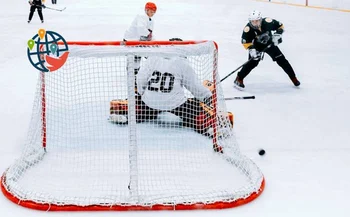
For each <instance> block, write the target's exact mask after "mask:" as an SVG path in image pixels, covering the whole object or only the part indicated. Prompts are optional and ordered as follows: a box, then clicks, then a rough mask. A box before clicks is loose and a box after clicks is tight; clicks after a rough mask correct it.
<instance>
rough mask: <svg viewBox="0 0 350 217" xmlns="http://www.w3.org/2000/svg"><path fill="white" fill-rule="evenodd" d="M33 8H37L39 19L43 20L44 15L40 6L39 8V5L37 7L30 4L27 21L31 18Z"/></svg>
mask: <svg viewBox="0 0 350 217" xmlns="http://www.w3.org/2000/svg"><path fill="white" fill-rule="evenodd" d="M35 9H37V10H38V14H39V17H40V20H41V21H43V20H44V17H43V13H42V8H41V7H40V6H38V7H37V6H35V5H32V6H30V13H29V18H28V20H29V21H31V20H32V18H33V14H34V11H35Z"/></svg>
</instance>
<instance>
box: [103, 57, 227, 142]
mask: <svg viewBox="0 0 350 217" xmlns="http://www.w3.org/2000/svg"><path fill="white" fill-rule="evenodd" d="M136 80H137V87H138V95H137V96H135V97H136V121H137V122H143V121H146V120H152V119H156V118H157V115H158V114H159V113H160V112H170V113H173V114H175V115H176V116H178V117H180V118H181V119H182V123H183V126H185V127H190V128H193V129H194V130H195V131H196V132H198V133H200V134H204V135H207V136H213V135H214V130H213V128H212V125H213V121H214V118H215V117H216V116H215V115H213V109H212V108H211V101H212V92H211V91H210V90H209V89H208V88H206V87H204V86H203V85H202V84H201V82H200V81H199V80H198V78H197V76H196V74H195V72H194V70H193V69H192V67H191V66H190V65H189V64H188V62H187V60H186V58H183V57H171V58H164V57H149V58H148V59H147V62H146V63H145V65H144V66H143V67H141V68H140V71H139V73H138V75H137V79H136ZM184 88H186V89H187V90H188V91H190V92H191V93H192V95H193V96H194V98H187V96H186V92H185V89H184ZM127 110H128V103H127V101H126V100H114V101H112V102H111V110H110V120H111V122H114V123H119V124H126V123H127V121H128V119H127V117H128V116H127ZM228 116H229V117H228V118H229V119H230V121H231V124H230V126H231V127H232V122H233V116H232V114H231V113H229V115H228ZM223 120H224V121H222V123H223V125H224V122H225V120H227V119H226V117H224V118H223ZM226 122H228V121H226ZM225 126H227V124H226V125H225Z"/></svg>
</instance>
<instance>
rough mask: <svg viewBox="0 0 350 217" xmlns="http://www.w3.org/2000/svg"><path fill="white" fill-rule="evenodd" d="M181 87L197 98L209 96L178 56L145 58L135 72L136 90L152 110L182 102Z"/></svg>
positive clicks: (208, 92)
mask: <svg viewBox="0 0 350 217" xmlns="http://www.w3.org/2000/svg"><path fill="white" fill-rule="evenodd" d="M184 87H186V88H187V89H188V90H189V91H190V92H191V93H192V94H193V95H194V96H195V97H196V98H198V99H199V100H203V99H204V98H206V97H210V96H211V92H210V91H209V90H208V89H207V88H205V87H204V86H203V85H202V84H201V83H200V82H199V81H198V79H197V77H196V75H195V72H194V71H193V69H192V68H191V67H190V66H189V65H188V63H187V62H186V61H185V60H183V59H181V58H163V57H149V58H148V60H147V62H146V63H145V65H144V66H143V67H141V68H140V71H139V72H138V74H137V89H138V92H139V93H140V95H141V97H142V101H143V102H144V103H146V105H148V106H149V107H151V108H153V109H158V110H162V111H169V110H172V109H175V108H177V107H178V106H180V105H182V104H183V103H185V102H186V100H187V97H186V95H185V90H184Z"/></svg>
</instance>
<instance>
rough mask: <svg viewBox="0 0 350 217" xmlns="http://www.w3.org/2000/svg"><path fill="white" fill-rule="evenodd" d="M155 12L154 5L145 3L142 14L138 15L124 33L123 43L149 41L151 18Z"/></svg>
mask: <svg viewBox="0 0 350 217" xmlns="http://www.w3.org/2000/svg"><path fill="white" fill-rule="evenodd" d="M156 12H157V6H156V4H154V3H153V2H147V3H146V5H145V11H144V13H142V14H138V15H137V16H136V17H135V19H134V20H133V21H132V23H131V25H130V26H129V28H128V29H127V30H126V31H125V34H124V41H128V40H132V41H151V40H152V36H153V25H154V24H153V19H152V17H153V16H154V14H155V13H156Z"/></svg>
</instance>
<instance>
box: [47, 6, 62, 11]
mask: <svg viewBox="0 0 350 217" xmlns="http://www.w3.org/2000/svg"><path fill="white" fill-rule="evenodd" d="M45 8H47V9H50V10H54V11H60V12H62V11H64V10H66V7H64V8H62V9H56V8H50V7H47V6H46V7H45Z"/></svg>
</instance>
